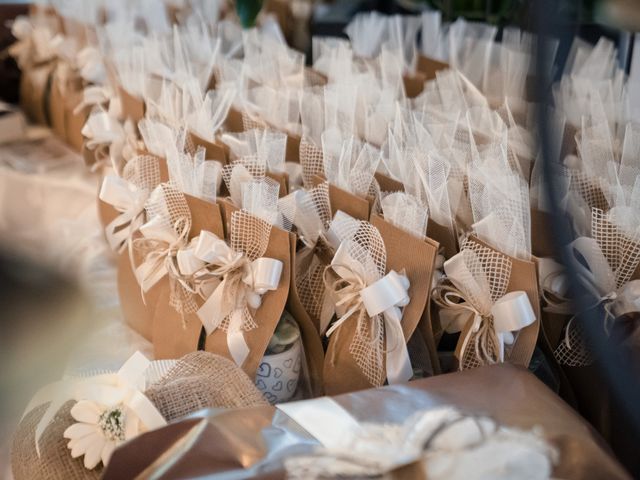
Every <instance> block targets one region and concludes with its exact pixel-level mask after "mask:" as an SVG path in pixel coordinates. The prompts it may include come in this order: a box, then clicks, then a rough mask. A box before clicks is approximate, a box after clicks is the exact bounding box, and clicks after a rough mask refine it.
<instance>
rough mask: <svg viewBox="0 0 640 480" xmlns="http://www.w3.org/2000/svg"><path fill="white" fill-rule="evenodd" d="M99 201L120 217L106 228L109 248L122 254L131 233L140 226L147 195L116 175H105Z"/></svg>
mask: <svg viewBox="0 0 640 480" xmlns="http://www.w3.org/2000/svg"><path fill="white" fill-rule="evenodd" d="M99 197H100V200H102V201H103V202H105V203H108V204H109V205H111V206H113V207H114V208H115V209H116V210H117V211H118V212H120V215H118V216H117V217H116V218H115V219H113V220H112V221H111V222H110V223H109V224H108V225H107V227H106V229H105V233H106V236H107V241H108V242H109V245H110V246H111V248H112V249H113V250H114V251H116V252H118V253H122V252H123V251H124V249H125V247H126V245H127V242H128V241H129V240H130V239H131V236H132V235H133V233H134V232H135V231H136V230H138V228H140V226H141V225H142V218H143V213H144V206H145V202H146V201H147V198H148V197H149V193H148V192H147V191H145V190H141V189H139V188H137V187H136V186H135V185H133V184H132V183H129V182H127V181H126V180H124V179H123V178H122V177H119V176H117V175H107V176H106V177H104V180H103V181H102V187H101V188H100V195H99Z"/></svg>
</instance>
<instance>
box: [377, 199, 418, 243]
mask: <svg viewBox="0 0 640 480" xmlns="http://www.w3.org/2000/svg"><path fill="white" fill-rule="evenodd" d="M381 206H382V213H383V215H384V218H385V220H387V221H388V222H389V223H391V224H392V225H395V226H396V227H398V228H400V229H402V230H405V231H407V232H409V233H411V234H413V235H415V236H416V237H418V238H424V236H425V234H426V231H427V218H428V214H427V207H426V206H425V205H423V204H421V203H420V202H419V201H418V200H417V199H416V198H415V197H413V196H411V195H409V194H407V193H404V192H394V193H391V194H389V195H386V196H384V197H383V198H382V201H381Z"/></svg>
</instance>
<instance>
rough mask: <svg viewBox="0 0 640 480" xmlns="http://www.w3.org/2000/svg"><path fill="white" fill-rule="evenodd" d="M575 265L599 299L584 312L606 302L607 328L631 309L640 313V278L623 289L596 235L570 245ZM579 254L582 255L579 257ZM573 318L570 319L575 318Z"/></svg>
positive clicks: (584, 283) (583, 280)
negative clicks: (618, 285) (595, 237)
mask: <svg viewBox="0 0 640 480" xmlns="http://www.w3.org/2000/svg"><path fill="white" fill-rule="evenodd" d="M568 250H569V258H570V261H571V262H572V266H573V268H574V269H575V271H576V272H577V274H578V276H579V278H580V279H581V280H582V284H583V286H584V287H585V288H586V289H587V290H588V291H589V293H591V294H592V295H593V296H594V297H595V298H596V299H597V300H596V302H595V303H594V304H592V305H589V306H588V307H587V308H584V309H582V311H586V310H590V309H592V308H595V307H597V306H598V305H601V304H602V305H604V311H605V319H604V327H605V331H606V332H608V331H609V327H610V322H611V321H613V320H614V319H615V318H616V317H617V316H620V315H624V314H626V313H630V312H640V280H632V281H630V282H628V283H626V284H625V285H624V286H622V287H621V288H618V287H617V279H616V274H615V272H614V271H613V269H612V268H611V267H610V266H609V262H608V261H607V258H606V257H605V255H604V252H603V251H602V248H601V247H600V244H599V243H598V242H597V240H595V239H594V238H589V237H578V238H577V239H576V240H574V241H573V242H572V243H571V244H569V247H568ZM576 254H579V256H580V257H578V256H577V255H576ZM574 318H575V316H574V317H573V318H571V320H570V322H572V321H573V320H574ZM565 342H566V343H567V346H569V347H571V345H570V343H569V326H567V328H566V337H565Z"/></svg>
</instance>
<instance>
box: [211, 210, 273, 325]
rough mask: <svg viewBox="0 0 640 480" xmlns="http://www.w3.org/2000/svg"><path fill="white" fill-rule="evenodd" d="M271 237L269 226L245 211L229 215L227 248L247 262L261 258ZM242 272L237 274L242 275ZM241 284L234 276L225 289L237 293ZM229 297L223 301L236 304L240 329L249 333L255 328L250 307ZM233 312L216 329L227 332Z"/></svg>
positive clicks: (238, 277) (239, 278) (226, 295)
mask: <svg viewBox="0 0 640 480" xmlns="http://www.w3.org/2000/svg"><path fill="white" fill-rule="evenodd" d="M270 235H271V224H270V223H269V222H267V221H265V220H263V219H261V218H258V217H256V216H255V215H252V214H251V213H249V212H247V211H246V210H236V211H235V212H233V213H232V214H231V234H230V239H229V246H230V247H231V249H232V250H234V251H235V252H239V253H242V254H243V255H244V256H245V257H246V258H247V260H248V261H249V262H252V261H254V260H256V259H257V258H260V257H263V256H264V254H265V252H266V251H267V247H268V246H269V236H270ZM243 272H244V270H241V271H239V272H238V273H241V274H242V273H243ZM239 282H242V275H235V276H234V279H232V281H227V283H226V284H225V288H228V289H229V291H231V292H237V291H239V290H238V288H237V283H239ZM228 297H231V295H229V294H226V293H225V295H224V298H225V301H232V302H234V303H235V304H236V307H237V308H239V309H241V310H242V313H241V318H242V323H241V326H240V329H241V330H242V331H249V330H253V329H254V328H257V327H258V325H257V324H256V322H255V320H254V318H253V313H252V312H251V310H250V307H249V306H248V305H247V302H246V299H243V300H244V301H239V300H240V299H238V298H228ZM232 314H234V312H231V314H229V315H227V316H226V317H225V318H224V319H223V320H222V323H221V324H220V325H218V326H216V328H220V329H222V331H224V332H227V331H228V330H229V326H230V321H231V316H232Z"/></svg>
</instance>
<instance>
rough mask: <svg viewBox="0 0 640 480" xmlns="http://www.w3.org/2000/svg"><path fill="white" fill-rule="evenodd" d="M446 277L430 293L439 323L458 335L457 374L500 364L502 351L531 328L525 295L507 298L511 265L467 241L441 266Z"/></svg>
mask: <svg viewBox="0 0 640 480" xmlns="http://www.w3.org/2000/svg"><path fill="white" fill-rule="evenodd" d="M444 271H445V274H446V277H445V279H444V280H443V281H441V282H440V284H439V285H438V286H437V287H436V288H435V290H434V301H435V302H436V304H437V305H439V306H440V307H441V310H440V321H441V323H442V324H443V327H444V329H445V331H447V332H448V333H456V332H461V334H460V340H459V341H458V346H457V348H456V356H457V357H458V360H459V368H460V370H463V369H468V368H474V367H477V366H480V365H487V364H494V363H497V362H502V361H504V358H505V345H513V344H514V343H515V335H514V333H517V332H518V331H520V330H522V329H523V328H525V327H527V326H529V325H531V324H532V323H534V322H535V320H536V316H535V313H534V311H533V308H532V306H531V302H530V301H529V298H528V297H527V294H526V293H525V292H523V291H514V292H510V293H507V286H508V283H509V278H510V276H511V260H510V259H509V258H508V257H507V256H505V255H502V254H501V253H499V252H497V251H495V250H493V249H490V248H488V247H485V246H483V245H480V244H479V243H477V242H474V241H472V240H467V241H466V242H465V243H464V245H463V247H462V250H461V251H460V253H458V254H457V255H455V256H453V257H452V258H450V259H449V260H447V261H446V262H445V263H444Z"/></svg>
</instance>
